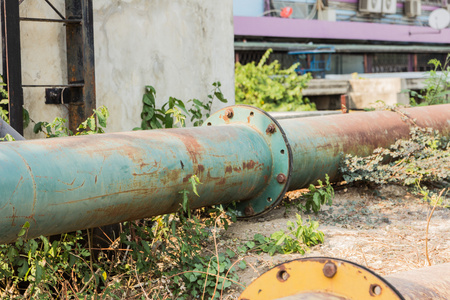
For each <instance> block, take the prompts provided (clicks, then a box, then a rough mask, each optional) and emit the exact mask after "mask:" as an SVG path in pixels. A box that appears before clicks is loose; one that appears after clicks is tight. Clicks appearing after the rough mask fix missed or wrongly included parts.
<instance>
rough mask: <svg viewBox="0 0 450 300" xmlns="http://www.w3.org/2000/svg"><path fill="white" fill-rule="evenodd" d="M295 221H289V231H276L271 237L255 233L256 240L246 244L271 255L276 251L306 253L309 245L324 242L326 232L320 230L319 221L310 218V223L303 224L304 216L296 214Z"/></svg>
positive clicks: (250, 247) (252, 248)
mask: <svg viewBox="0 0 450 300" xmlns="http://www.w3.org/2000/svg"><path fill="white" fill-rule="evenodd" d="M296 217H297V220H296V221H295V222H292V221H288V222H287V224H286V225H287V231H284V230H280V231H277V232H274V233H272V234H271V235H270V237H264V236H263V235H262V234H259V233H258V234H255V237H254V241H253V242H249V243H247V244H246V246H247V247H248V248H249V249H251V250H253V251H256V252H266V253H269V254H270V255H274V254H275V253H277V252H278V253H281V254H290V253H300V254H305V253H306V252H307V251H309V247H311V246H315V245H318V244H322V243H323V241H324V234H323V232H322V231H320V230H318V228H319V222H317V221H313V220H311V219H309V222H308V223H305V224H303V220H302V217H301V216H300V215H299V214H296Z"/></svg>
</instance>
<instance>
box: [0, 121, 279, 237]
mask: <svg viewBox="0 0 450 300" xmlns="http://www.w3.org/2000/svg"><path fill="white" fill-rule="evenodd" d="M271 165H272V157H271V153H270V149H269V148H268V147H267V145H266V142H265V140H264V138H262V137H261V135H260V133H259V132H258V131H255V130H252V129H251V128H249V127H247V126H233V127H231V126H230V127H226V128H220V127H212V128H206V127H204V128H195V129H172V130H152V131H137V132H127V133H115V134H103V135H96V136H79V137H70V138H56V139H47V140H33V141H22V142H10V143H1V144H0V174H1V181H0V228H1V229H0V242H1V243H8V242H11V241H14V240H15V239H16V236H17V233H18V232H19V230H20V228H21V226H23V224H24V223H25V222H26V221H28V222H29V223H30V225H31V227H30V230H29V234H28V236H29V237H35V236H39V235H52V234H59V233H63V232H69V231H73V230H79V229H84V228H90V227H97V226H102V225H107V224H113V223H117V222H121V221H125V220H135V219H139V218H144V217H149V216H155V215H160V214H164V213H170V212H174V211H176V210H177V209H178V208H179V203H180V199H181V195H180V194H179V191H182V190H183V189H187V190H191V187H190V183H189V182H188V179H189V178H190V177H191V176H192V175H193V174H197V176H198V177H199V179H200V181H201V182H202V184H201V185H200V186H198V192H199V193H200V195H201V197H197V196H194V195H193V193H192V192H191V193H190V194H191V195H190V201H191V207H192V208H198V207H203V206H208V205H214V204H216V205H218V204H222V203H229V202H231V201H233V200H245V199H251V198H254V197H255V196H256V195H257V194H258V192H259V190H260V189H261V188H262V187H263V186H264V185H265V179H264V178H268V176H269V175H270V171H271Z"/></svg>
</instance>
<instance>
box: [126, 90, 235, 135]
mask: <svg viewBox="0 0 450 300" xmlns="http://www.w3.org/2000/svg"><path fill="white" fill-rule="evenodd" d="M213 87H214V88H213V90H212V92H211V94H209V95H208V101H206V103H203V102H201V101H199V100H198V99H191V100H189V101H187V103H192V107H191V108H189V109H186V104H185V103H184V102H183V101H182V100H179V99H176V98H174V97H170V98H169V101H167V102H166V103H164V104H163V105H162V107H161V108H156V90H155V88H154V87H153V86H151V85H148V86H146V87H145V94H144V96H143V98H142V103H143V108H142V113H141V119H142V122H141V127H136V128H134V129H133V130H147V129H158V128H173V127H174V126H175V125H177V124H180V125H179V126H181V127H184V126H185V120H186V117H190V121H191V122H192V124H193V125H194V126H201V125H202V124H203V121H204V120H205V119H207V118H209V116H210V114H211V108H212V103H213V101H214V99H217V100H219V101H220V102H222V103H227V102H228V100H227V99H225V97H224V96H223V94H222V91H221V89H220V87H221V84H220V82H214V83H213Z"/></svg>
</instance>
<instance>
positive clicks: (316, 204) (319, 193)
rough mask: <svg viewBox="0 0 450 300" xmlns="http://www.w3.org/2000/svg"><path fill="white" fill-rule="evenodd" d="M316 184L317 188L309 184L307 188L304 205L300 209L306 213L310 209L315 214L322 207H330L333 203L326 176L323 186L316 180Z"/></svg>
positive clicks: (328, 180)
mask: <svg viewBox="0 0 450 300" xmlns="http://www.w3.org/2000/svg"><path fill="white" fill-rule="evenodd" d="M317 182H318V183H319V186H318V187H316V186H314V185H313V184H310V185H309V187H308V189H309V192H308V193H307V194H305V195H304V198H305V199H306V203H305V206H303V207H302V208H303V209H304V210H305V211H307V212H310V211H311V209H312V211H314V212H315V213H317V212H319V210H320V208H321V206H322V205H325V204H326V205H331V204H332V203H333V198H334V189H333V187H332V186H331V184H330V177H329V176H328V174H325V184H323V182H322V181H321V180H317ZM300 205H301V204H300Z"/></svg>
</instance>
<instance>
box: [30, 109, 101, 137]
mask: <svg viewBox="0 0 450 300" xmlns="http://www.w3.org/2000/svg"><path fill="white" fill-rule="evenodd" d="M108 117H109V112H108V109H107V108H106V107H105V106H101V107H100V108H99V109H94V113H93V114H92V115H91V116H90V117H89V118H87V119H86V120H85V121H84V122H83V123H81V124H80V125H79V126H78V128H77V131H76V132H75V133H73V132H72V131H70V130H69V128H68V127H67V120H66V119H64V118H55V119H54V120H53V122H50V123H49V122H38V123H36V124H35V125H34V128H33V132H34V133H36V134H37V133H39V132H43V133H45V135H46V137H47V138H54V137H63V136H72V135H91V134H97V133H104V132H105V128H106V122H107V120H108ZM97 121H98V122H97Z"/></svg>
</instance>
